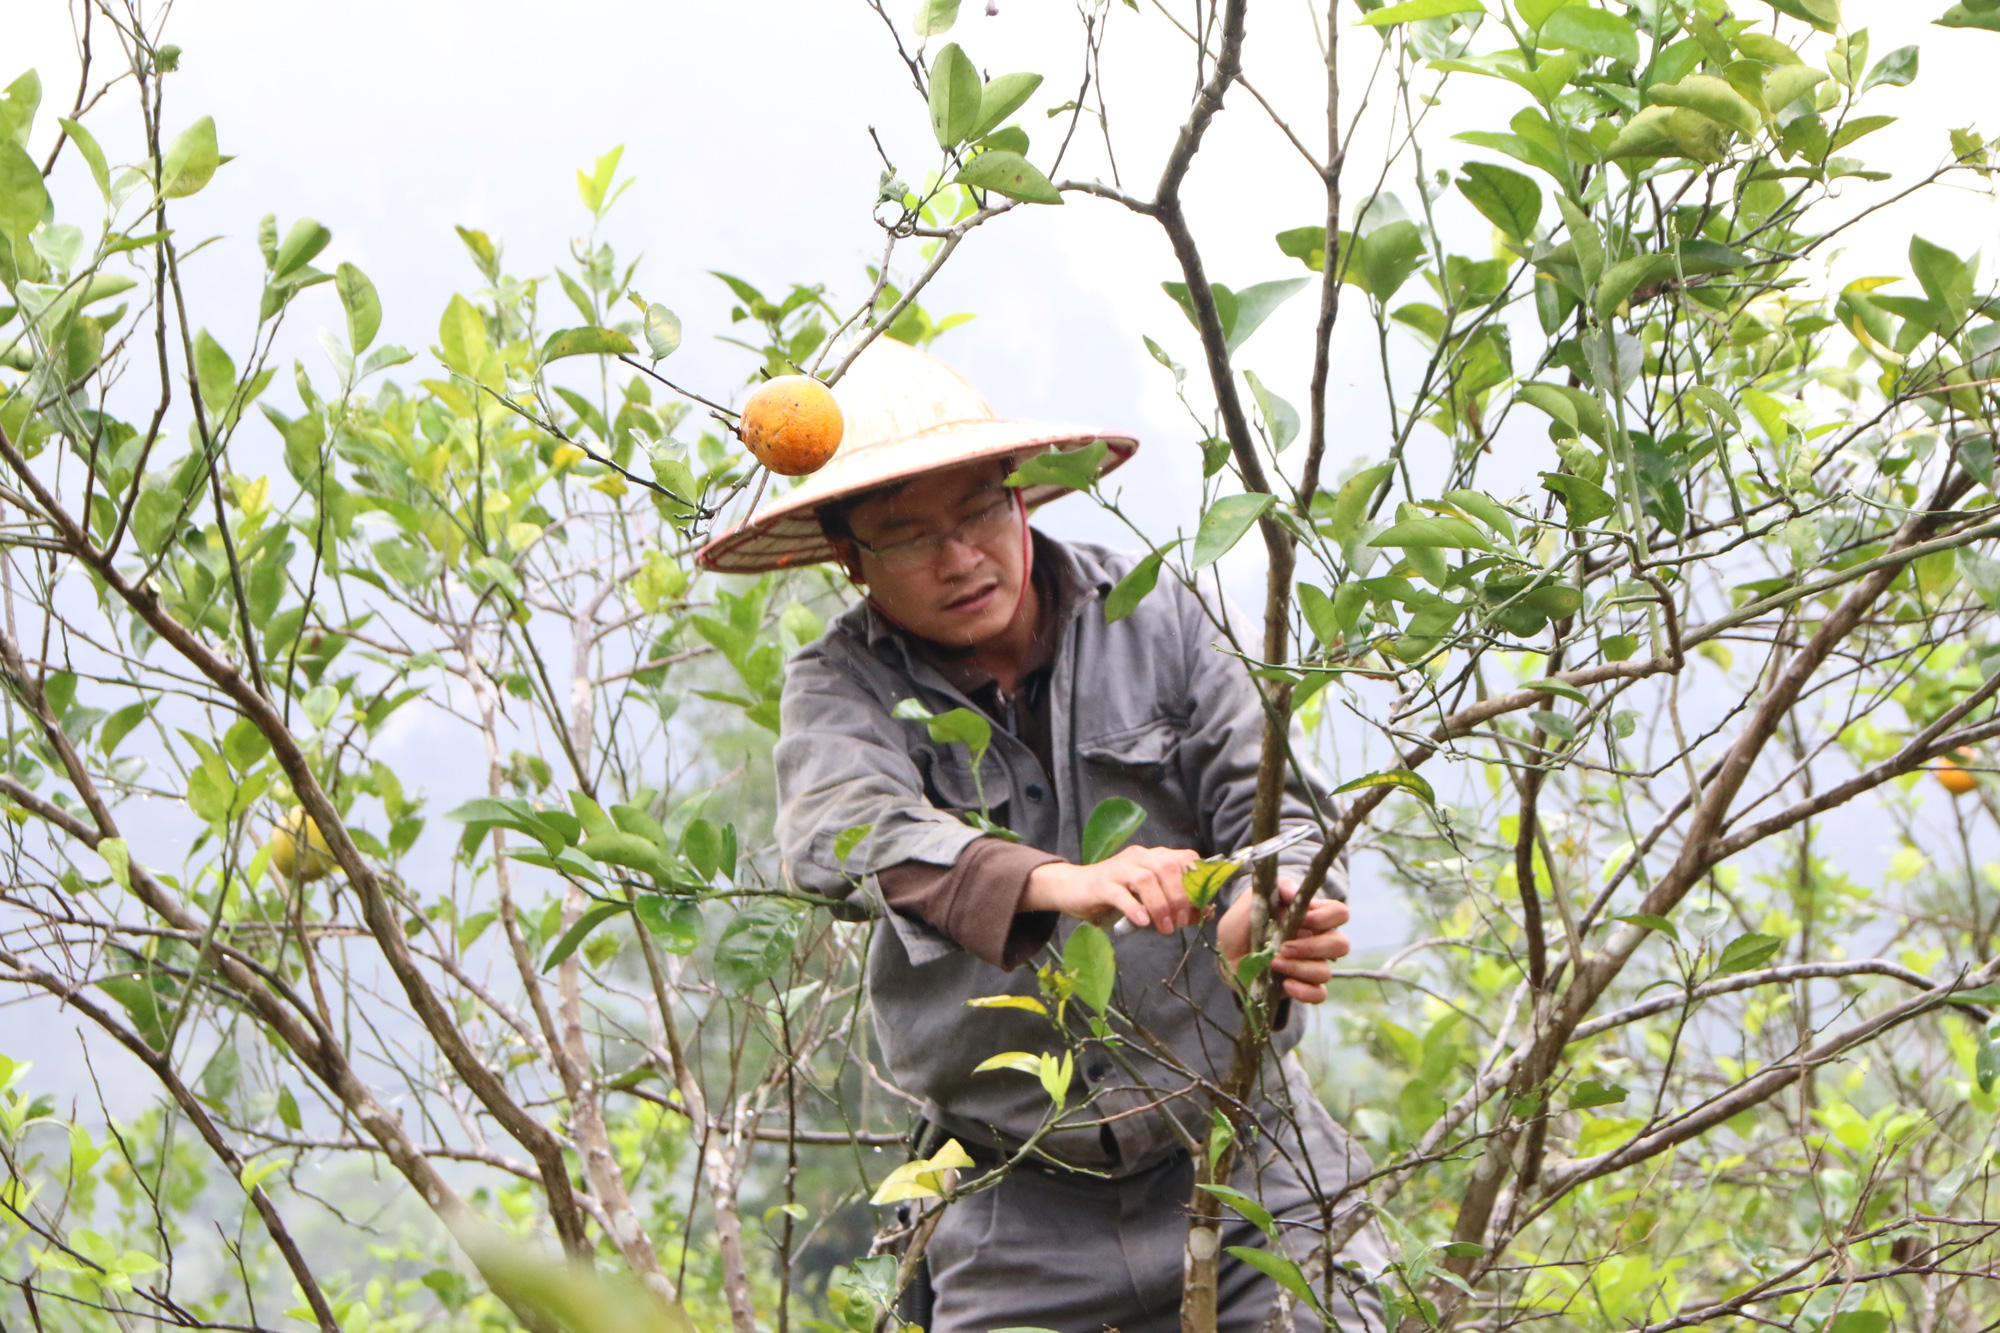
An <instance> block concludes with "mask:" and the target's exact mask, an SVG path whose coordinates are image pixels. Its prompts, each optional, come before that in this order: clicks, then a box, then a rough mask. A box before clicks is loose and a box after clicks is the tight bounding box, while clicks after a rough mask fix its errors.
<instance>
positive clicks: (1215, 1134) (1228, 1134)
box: [1208, 1110, 1236, 1175]
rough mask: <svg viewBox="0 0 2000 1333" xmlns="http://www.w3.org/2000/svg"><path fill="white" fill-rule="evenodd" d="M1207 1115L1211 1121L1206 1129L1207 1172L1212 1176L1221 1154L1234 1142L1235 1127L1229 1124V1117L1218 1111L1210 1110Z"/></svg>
mask: <svg viewBox="0 0 2000 1333" xmlns="http://www.w3.org/2000/svg"><path fill="white" fill-rule="evenodd" d="M1209 1115H1210V1116H1211V1117H1212V1119H1211V1121H1210V1124H1209V1127H1208V1170H1209V1174H1210V1175H1213V1174H1214V1173H1215V1166H1216V1163H1218V1162H1220V1161H1221V1160H1222V1154H1224V1153H1226V1152H1228V1151H1229V1148H1230V1145H1231V1144H1233V1143H1235V1142H1236V1126H1234V1125H1232V1124H1230V1123H1229V1117H1228V1116H1226V1115H1224V1114H1222V1112H1221V1111H1219V1110H1211V1111H1210V1112H1209Z"/></svg>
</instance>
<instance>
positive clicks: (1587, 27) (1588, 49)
mask: <svg viewBox="0 0 2000 1333" xmlns="http://www.w3.org/2000/svg"><path fill="white" fill-rule="evenodd" d="M1541 44H1542V45H1543V46H1555V47H1561V48H1563V49H1564V50H1569V51H1582V52H1585V53H1587V54H1589V55H1594V56H1606V57H1608V58H1610V59H1612V60H1617V61H1620V62H1622V63H1624V64H1627V65H1636V64H1638V63H1639V30H1638V29H1637V28H1634V27H1633V26H1632V24H1631V23H1630V22H1629V21H1627V20H1625V19H1622V18H1620V17H1618V16H1617V15H1616V14H1613V13H1611V12H1610V11H1609V10H1605V9H1597V8H1595V7H1593V6H1590V5H1565V6H1563V7H1562V8H1561V9H1558V10H1557V11H1556V12H1555V13H1553V14H1551V15H1549V18H1548V22H1546V23H1544V24H1543V25H1542V38H1541Z"/></svg>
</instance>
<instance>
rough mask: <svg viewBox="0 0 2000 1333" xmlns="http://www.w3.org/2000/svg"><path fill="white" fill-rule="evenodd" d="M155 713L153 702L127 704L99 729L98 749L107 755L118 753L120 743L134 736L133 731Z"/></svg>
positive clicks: (144, 701)
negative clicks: (149, 714)
mask: <svg viewBox="0 0 2000 1333" xmlns="http://www.w3.org/2000/svg"><path fill="white" fill-rule="evenodd" d="M152 711H153V701H152V700H150V699H148V700H141V701H140V702H138V703H136V704H126V705H125V706H124V707H123V708H121V709H119V710H118V711H117V712H115V713H113V714H112V715H111V716H110V717H108V718H106V719H105V720H104V725H103V726H101V727H99V728H98V729H97V748H98V749H99V750H101V751H103V752H104V753H105V754H107V755H114V754H117V753H118V745H119V742H121V741H123V740H124V739H125V738H126V737H127V736H129V735H131V734H132V729H133V728H134V727H136V726H138V725H139V724H140V723H141V722H143V721H145V720H146V715H147V714H148V713H150V712H152Z"/></svg>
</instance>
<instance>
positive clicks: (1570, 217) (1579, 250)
mask: <svg viewBox="0 0 2000 1333" xmlns="http://www.w3.org/2000/svg"><path fill="white" fill-rule="evenodd" d="M1640 115H1641V116H1643V115H1645V112H1641V113H1640ZM1635 119H1636V118H1635ZM1630 129H1631V127H1630V126H1627V127H1626V130H1624V131H1620V132H1619V136H1618V137H1619V138H1620V139H1623V138H1624V137H1625V133H1626V132H1627V131H1629V130H1630ZM1616 147H1617V144H1616V142H1614V143H1613V144H1612V148H1616ZM1607 151H1609V150H1607ZM1556 207H1557V208H1558V209H1559V210H1561V212H1562V216H1563V225H1564V226H1565V227H1567V228H1569V235H1570V240H1571V242H1572V243H1573V244H1574V246H1575V250H1576V263H1577V267H1578V268H1579V269H1581V270H1582V271H1583V280H1584V282H1585V283H1586V284H1587V285H1589V286H1592V287H1595V286H1596V285H1597V280H1598V279H1599V278H1601V277H1603V276H1604V238H1603V236H1602V235H1601V234H1600V233H1599V232H1598V230H1597V224H1596V223H1595V222H1593V221H1592V220H1591V217H1590V214H1588V213H1586V212H1584V211H1583V210H1582V209H1581V208H1579V207H1577V206H1576V205H1575V204H1573V203H1571V202H1570V200H1569V196H1568V195H1566V194H1561V193H1558V194H1557V195H1556Z"/></svg>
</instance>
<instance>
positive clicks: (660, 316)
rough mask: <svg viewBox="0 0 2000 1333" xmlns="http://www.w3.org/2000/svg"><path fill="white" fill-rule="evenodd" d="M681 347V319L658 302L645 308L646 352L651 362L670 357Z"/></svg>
mask: <svg viewBox="0 0 2000 1333" xmlns="http://www.w3.org/2000/svg"><path fill="white" fill-rule="evenodd" d="M680 345H681V317H680V316H679V315H676V314H675V313H674V312H673V311H671V310H669V309H667V308H666V307H665V306H663V305H661V304H660V303H659V302H657V301H656V302H654V303H653V304H651V305H649V306H647V307H646V351H647V352H648V353H649V354H650V355H651V356H652V358H653V360H655V361H658V360H660V359H661V358H662V357H669V356H672V355H673V354H674V352H675V350H676V349H677V348H679V347H680Z"/></svg>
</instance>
